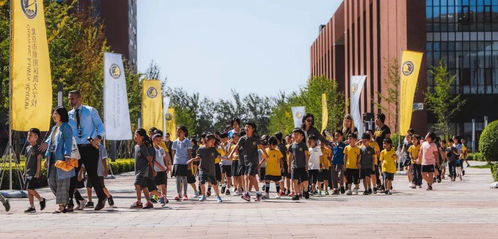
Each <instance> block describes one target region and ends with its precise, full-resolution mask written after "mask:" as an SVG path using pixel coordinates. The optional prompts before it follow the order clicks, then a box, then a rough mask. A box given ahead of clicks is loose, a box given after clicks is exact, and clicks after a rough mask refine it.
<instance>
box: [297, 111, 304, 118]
mask: <svg viewBox="0 0 498 239" xmlns="http://www.w3.org/2000/svg"><path fill="white" fill-rule="evenodd" d="M296 118H298V119H302V118H303V113H302V112H300V111H299V112H296Z"/></svg>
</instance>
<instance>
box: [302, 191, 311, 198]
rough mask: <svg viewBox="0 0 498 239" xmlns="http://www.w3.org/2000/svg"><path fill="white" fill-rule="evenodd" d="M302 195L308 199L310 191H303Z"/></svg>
mask: <svg viewBox="0 0 498 239" xmlns="http://www.w3.org/2000/svg"><path fill="white" fill-rule="evenodd" d="M303 196H304V198H305V199H309V198H310V193H309V192H308V191H306V192H304V193H303Z"/></svg>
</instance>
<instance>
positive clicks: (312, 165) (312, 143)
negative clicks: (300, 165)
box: [308, 135, 323, 195]
mask: <svg viewBox="0 0 498 239" xmlns="http://www.w3.org/2000/svg"><path fill="white" fill-rule="evenodd" d="M308 146H309V147H310V158H309V161H308V173H309V176H310V179H309V184H310V185H311V193H312V194H313V195H318V191H317V183H318V176H319V175H320V173H321V171H320V157H321V156H322V149H321V148H320V145H318V138H317V137H316V136H314V135H313V136H311V137H309V139H308ZM322 181H323V180H322Z"/></svg>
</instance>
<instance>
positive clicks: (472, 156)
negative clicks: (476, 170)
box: [467, 153, 486, 161]
mask: <svg viewBox="0 0 498 239" xmlns="http://www.w3.org/2000/svg"><path fill="white" fill-rule="evenodd" d="M467 159H468V160H472V161H486V160H485V159H484V157H483V155H482V153H469V155H468V156H467Z"/></svg>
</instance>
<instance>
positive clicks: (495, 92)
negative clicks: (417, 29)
mask: <svg viewBox="0 0 498 239" xmlns="http://www.w3.org/2000/svg"><path fill="white" fill-rule="evenodd" d="M425 14H426V17H427V19H426V31H427V39H426V40H427V43H426V66H427V67H431V66H433V65H437V64H438V63H439V62H440V61H441V60H443V61H445V62H446V63H447V65H448V69H449V71H450V72H451V73H452V74H453V75H456V82H455V85H454V87H453V90H454V92H455V93H458V94H461V95H463V98H465V99H466V101H467V103H466V106H465V107H464V110H463V111H462V112H461V114H459V115H458V116H457V117H456V119H455V120H454V122H453V123H452V124H451V128H452V129H454V132H455V134H459V135H465V136H470V135H471V134H472V120H473V119H474V120H475V122H476V131H477V133H478V134H479V132H480V131H481V130H482V128H483V127H484V118H485V117H488V118H489V119H490V120H493V119H497V113H496V112H497V110H496V107H497V104H498V71H497V70H498V0H426V10H425ZM427 80H428V83H429V85H433V79H432V76H431V74H430V73H427Z"/></svg>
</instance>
